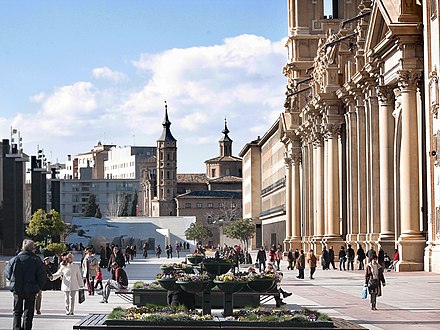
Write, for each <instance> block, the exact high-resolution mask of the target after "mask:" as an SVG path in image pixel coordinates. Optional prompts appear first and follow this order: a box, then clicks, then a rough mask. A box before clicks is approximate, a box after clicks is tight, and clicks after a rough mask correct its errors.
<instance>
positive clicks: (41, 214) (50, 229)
mask: <svg viewBox="0 0 440 330" xmlns="http://www.w3.org/2000/svg"><path fill="white" fill-rule="evenodd" d="M67 229H68V226H67V225H66V224H65V223H64V222H63V220H62V219H61V214H59V213H58V212H57V211H55V210H50V211H49V213H46V212H45V211H44V210H43V209H38V210H37V211H35V212H34V214H33V215H32V218H31V220H30V221H29V224H28V226H27V228H26V234H28V235H31V236H41V237H42V238H43V240H44V246H46V245H47V243H48V241H49V240H51V237H52V235H62V234H63V233H64V232H65V231H66V230H67Z"/></svg>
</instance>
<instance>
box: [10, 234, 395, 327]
mask: <svg viewBox="0 0 440 330" xmlns="http://www.w3.org/2000/svg"><path fill="white" fill-rule="evenodd" d="M145 244H147V246H146V245H145ZM145 244H144V245H143V247H142V249H143V251H144V253H143V256H144V257H146V256H147V254H146V251H148V243H145ZM69 247H71V246H69ZM187 248H188V246H187V245H186V243H183V244H182V243H178V242H176V245H175V249H174V251H175V253H176V254H177V256H178V257H180V252H181V251H182V249H187ZM75 249H76V246H75ZM81 249H82V250H81ZM155 250H156V254H157V256H158V257H160V255H161V253H162V250H161V247H160V245H157V246H156V248H155ZM214 250H215V258H228V259H232V260H234V267H233V268H232V271H233V272H236V271H239V268H240V264H243V263H246V264H252V258H251V256H250V254H249V253H248V252H247V251H244V250H243V249H242V248H241V246H240V245H238V244H237V245H234V246H228V245H227V244H224V245H223V246H218V247H217V248H214ZM79 251H83V253H82V254H81V255H82V259H81V261H80V262H79V265H80V266H79V265H78V264H75V263H74V254H73V253H72V251H69V252H65V253H63V254H62V255H61V260H60V261H59V260H58V257H57V256H54V257H53V259H52V260H51V259H50V257H44V259H43V260H41V258H40V257H39V256H38V255H37V254H36V252H37V251H36V246H35V244H34V242H33V241H32V240H29V239H25V240H24V241H23V244H22V247H21V251H19V252H18V253H17V255H16V256H15V257H14V258H12V259H11V260H10V261H9V262H8V263H7V266H6V269H5V275H6V278H7V279H8V280H9V281H10V285H11V291H12V292H13V293H14V321H13V322H14V329H15V328H16V329H31V328H32V319H33V315H34V312H36V313H37V314H41V305H42V297H43V293H42V292H43V291H46V290H61V291H63V292H64V294H65V312H66V315H74V308H75V297H76V295H77V292H78V291H80V290H84V291H87V292H88V294H89V295H94V294H95V290H96V289H98V288H99V290H100V291H101V292H102V295H103V299H102V301H101V302H103V303H107V302H108V299H109V296H110V292H111V289H116V290H123V289H126V288H127V287H128V276H127V273H126V272H125V270H124V269H123V268H124V267H125V266H126V264H128V263H130V261H131V260H133V258H135V257H136V246H127V247H126V248H125V251H124V253H123V251H122V250H121V248H120V247H119V246H118V245H114V244H112V245H110V244H109V243H107V244H106V245H105V247H104V246H102V247H100V253H99V255H100V256H99V261H98V259H97V257H96V256H95V251H94V248H93V246H89V247H81V246H79ZM165 251H166V253H167V258H173V247H172V246H171V244H168V245H166V246H165ZM194 253H201V254H205V253H206V247H205V246H203V245H201V244H198V245H197V247H196V249H195V250H194ZM284 255H285V253H284V251H283V248H282V246H281V245H278V246H276V245H275V244H273V245H271V247H270V249H269V250H268V251H266V249H265V248H264V246H262V247H261V248H260V249H259V251H258V252H257V257H256V262H255V268H254V267H253V264H252V266H250V267H249V268H248V271H249V272H256V269H258V271H259V272H260V273H261V272H266V273H274V274H277V278H278V279H279V280H278V281H277V285H276V286H274V288H273V289H272V291H271V292H272V294H273V295H274V297H275V301H276V305H277V306H282V305H283V304H284V302H283V301H282V299H281V296H283V297H287V296H289V295H291V293H289V292H287V291H285V290H283V289H282V288H281V286H280V282H281V279H282V276H283V273H282V272H281V261H282V260H284ZM286 256H287V267H286V268H287V270H288V271H289V270H294V269H297V270H298V275H297V276H296V278H298V279H304V278H305V269H306V265H308V268H309V273H308V275H309V278H310V279H311V280H313V279H314V278H315V277H314V275H315V272H316V268H317V265H318V260H319V258H320V264H321V267H322V270H330V269H333V270H336V269H338V268H339V270H340V271H347V270H352V271H353V270H354V268H355V267H354V264H355V261H356V262H357V264H358V266H357V269H358V270H364V271H365V286H366V287H367V288H368V292H369V293H370V297H371V300H370V303H371V309H372V310H376V309H377V297H380V296H381V295H382V287H383V286H385V277H384V273H385V272H386V271H391V270H393V269H394V270H395V268H396V264H397V263H398V262H399V253H398V250H397V249H395V251H394V255H393V258H392V259H391V258H390V257H389V256H388V255H387V253H386V252H384V250H383V249H382V248H381V247H379V250H378V251H377V252H376V251H375V250H374V249H373V248H371V249H369V250H368V251H367V252H365V251H364V250H363V248H362V246H358V247H357V251H356V252H355V250H354V249H353V248H352V246H351V245H350V244H348V245H347V246H346V247H345V246H341V247H340V250H339V252H338V255H337V256H338V260H339V267H338V268H337V267H336V265H335V251H334V249H333V246H329V247H328V249H327V247H326V246H324V247H323V249H322V252H321V255H320V256H319V257H318V256H316V255H315V252H314V250H312V249H311V250H309V251H308V252H307V254H306V253H305V252H304V250H302V249H301V250H299V249H295V251H293V250H292V249H290V250H289V251H287V253H286ZM104 268H106V269H107V271H109V272H111V277H110V279H108V280H107V281H106V282H105V284H103V274H102V269H104ZM22 318H23V322H22Z"/></svg>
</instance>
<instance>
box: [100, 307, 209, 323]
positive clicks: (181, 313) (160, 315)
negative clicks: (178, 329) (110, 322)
mask: <svg viewBox="0 0 440 330" xmlns="http://www.w3.org/2000/svg"><path fill="white" fill-rule="evenodd" d="M109 319H123V320H140V321H151V322H167V321H190V320H196V321H203V320H212V319H213V317H212V315H202V314H201V313H199V312H197V311H196V310H188V309H186V308H185V307H183V306H157V305H147V306H140V307H131V308H127V309H123V308H121V307H118V308H115V309H114V310H113V312H112V313H111V314H110V315H109Z"/></svg>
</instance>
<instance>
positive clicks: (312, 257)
mask: <svg viewBox="0 0 440 330" xmlns="http://www.w3.org/2000/svg"><path fill="white" fill-rule="evenodd" d="M307 263H308V264H309V268H310V279H311V280H314V279H315V278H314V277H313V274H315V270H316V263H317V258H316V256H315V254H314V253H313V250H310V251H309V253H308V254H307Z"/></svg>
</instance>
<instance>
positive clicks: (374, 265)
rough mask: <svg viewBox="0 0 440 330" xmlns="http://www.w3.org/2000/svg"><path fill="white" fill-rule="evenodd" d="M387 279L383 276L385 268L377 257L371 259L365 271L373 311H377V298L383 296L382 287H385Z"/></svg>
mask: <svg viewBox="0 0 440 330" xmlns="http://www.w3.org/2000/svg"><path fill="white" fill-rule="evenodd" d="M385 285H386V283H385V277H384V275H383V267H382V266H381V265H380V264H379V262H378V259H377V256H375V255H374V256H372V257H371V262H370V263H368V265H367V267H366V269H365V286H367V287H368V292H369V293H370V297H371V299H370V303H371V310H377V308H376V300H377V297H380V296H382V286H385Z"/></svg>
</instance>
